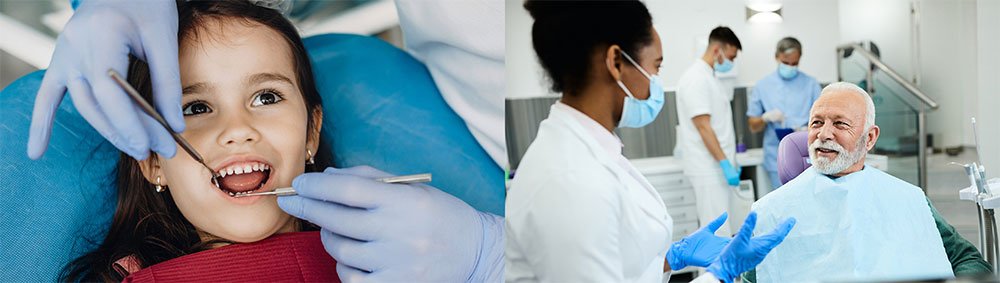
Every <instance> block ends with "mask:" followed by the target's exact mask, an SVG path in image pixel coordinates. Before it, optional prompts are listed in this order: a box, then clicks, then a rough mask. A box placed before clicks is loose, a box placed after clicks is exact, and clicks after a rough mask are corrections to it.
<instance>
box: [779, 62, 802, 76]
mask: <svg viewBox="0 0 1000 283" xmlns="http://www.w3.org/2000/svg"><path fill="white" fill-rule="evenodd" d="M798 74H799V67H798V66H795V67H792V66H789V65H785V63H781V62H778V75H779V76H781V78H782V79H786V80H790V79H792V78H794V77H795V76H796V75H798Z"/></svg>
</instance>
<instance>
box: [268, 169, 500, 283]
mask: <svg viewBox="0 0 1000 283" xmlns="http://www.w3.org/2000/svg"><path fill="white" fill-rule="evenodd" d="M389 176H392V175H391V174H388V173H385V172H382V171H379V170H377V169H374V168H371V167H368V166H361V167H353V168H349V169H337V168H328V169H326V171H324V172H323V173H306V174H303V175H301V176H299V177H297V178H295V180H294V181H292V187H294V188H295V191H296V192H297V193H298V195H297V196H282V197H278V206H280V207H281V209H283V210H284V211H286V212H288V213H289V214H291V215H293V216H295V217H298V218H302V219H305V220H308V221H309V222H312V223H314V224H316V225H319V226H320V227H322V231H321V238H322V240H323V247H325V248H326V251H327V253H329V254H330V256H332V257H333V258H334V259H336V260H337V274H338V275H340V279H341V280H344V281H345V282H358V281H366V282H367V281H371V282H462V281H468V282H499V281H502V278H503V270H504V258H503V256H504V249H505V244H504V241H503V237H504V230H503V229H504V226H503V223H504V222H503V218H502V217H499V216H496V215H493V214H488V213H483V212H479V211H477V210H475V209H473V208H472V207H471V206H469V205H467V204H465V202H462V201H461V200H459V199H458V198H455V197H453V196H451V195H449V194H447V193H444V192H442V191H440V190H438V189H436V188H434V187H431V186H428V185H425V184H386V183H382V182H377V181H374V180H372V179H373V178H378V177H389Z"/></svg>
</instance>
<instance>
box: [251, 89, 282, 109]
mask: <svg viewBox="0 0 1000 283" xmlns="http://www.w3.org/2000/svg"><path fill="white" fill-rule="evenodd" d="M282 100H285V99H284V98H282V97H281V94H278V92H277V91H274V90H271V89H265V90H263V91H261V92H260V93H258V94H257V96H256V97H254V98H253V103H252V105H253V106H261V105H268V104H275V103H278V102H280V101H282Z"/></svg>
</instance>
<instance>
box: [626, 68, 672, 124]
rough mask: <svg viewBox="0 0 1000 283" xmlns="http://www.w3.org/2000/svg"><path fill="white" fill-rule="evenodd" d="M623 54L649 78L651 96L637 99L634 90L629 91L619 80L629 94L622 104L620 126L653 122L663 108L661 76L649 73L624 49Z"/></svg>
mask: <svg viewBox="0 0 1000 283" xmlns="http://www.w3.org/2000/svg"><path fill="white" fill-rule="evenodd" d="M622 55H624V57H625V59H628V61H629V62H631V63H632V65H633V66H635V68H636V69H639V72H642V74H643V75H645V76H646V78H647V79H649V98H648V99H646V100H638V99H636V98H635V96H634V95H632V92H630V91H628V88H627V87H625V84H624V83H622V81H621V80H618V86H619V87H621V88H622V90H624V91H625V94H626V95H627V96H625V103H624V105H623V106H622V118H621V119H620V120H619V121H618V127H629V128H641V127H643V126H646V125H648V124H649V123H652V122H653V120H655V119H656V116H657V115H659V114H660V109H663V83H662V82H661V81H660V77H657V76H656V75H650V74H649V73H647V72H646V70H644V69H642V67H641V66H639V63H636V62H635V60H632V57H629V56H628V54H625V52H624V51H622Z"/></svg>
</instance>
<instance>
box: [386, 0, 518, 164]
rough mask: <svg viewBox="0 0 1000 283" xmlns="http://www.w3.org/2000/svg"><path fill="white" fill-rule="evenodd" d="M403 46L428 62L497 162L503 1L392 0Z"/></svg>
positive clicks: (501, 145) (502, 150)
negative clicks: (396, 12)
mask: <svg viewBox="0 0 1000 283" xmlns="http://www.w3.org/2000/svg"><path fill="white" fill-rule="evenodd" d="M396 8H397V10H398V11H399V25H400V28H402V30H403V40H404V41H405V44H406V50H407V51H408V52H410V54H412V55H413V57H416V58H417V59H418V60H420V61H421V62H423V63H424V64H425V65H427V69H428V70H429V71H430V73H431V76H432V77H434V83H435V84H436V85H437V87H438V90H440V91H441V96H442V97H443V98H444V100H445V102H447V103H448V106H450V107H451V109H452V110H455V113H456V114H458V116H460V117H462V120H464V121H465V125H466V127H468V129H469V132H471V133H472V136H473V137H474V138H475V139H476V141H477V142H479V145H481V146H482V147H483V149H484V150H486V153H487V154H489V155H490V157H491V158H492V159H493V161H494V162H496V164H497V166H500V167H502V168H507V144H506V141H507V140H506V137H505V136H504V133H505V131H504V92H503V91H504V2H503V1H496V0H462V1H450V0H444V1H396Z"/></svg>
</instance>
